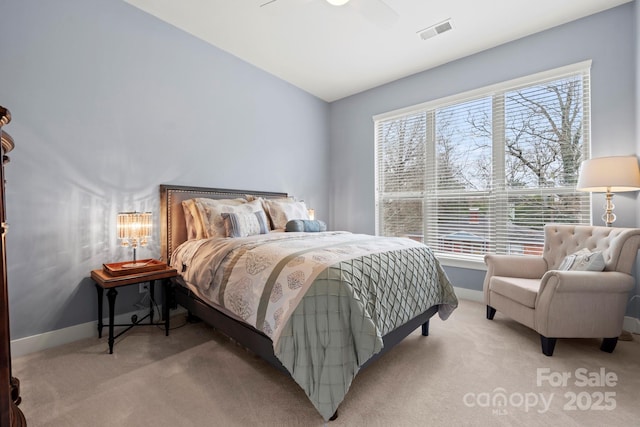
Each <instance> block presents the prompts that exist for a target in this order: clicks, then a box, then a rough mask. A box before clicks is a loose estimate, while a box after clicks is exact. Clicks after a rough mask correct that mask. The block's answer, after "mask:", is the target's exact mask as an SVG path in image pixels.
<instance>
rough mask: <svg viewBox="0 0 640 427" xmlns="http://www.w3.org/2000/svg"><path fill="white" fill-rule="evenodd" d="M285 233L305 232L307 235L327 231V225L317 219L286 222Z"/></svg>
mask: <svg viewBox="0 0 640 427" xmlns="http://www.w3.org/2000/svg"><path fill="white" fill-rule="evenodd" d="M285 231H305V232H307V233H317V232H319V231H327V224H325V223H324V222H323V221H320V220H317V219H313V220H312V219H292V220H291V221H289V222H287V225H286V227H285Z"/></svg>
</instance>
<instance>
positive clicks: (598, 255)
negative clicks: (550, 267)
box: [558, 248, 604, 271]
mask: <svg viewBox="0 0 640 427" xmlns="http://www.w3.org/2000/svg"><path fill="white" fill-rule="evenodd" d="M558 270H572V271H602V270H604V256H602V252H591V251H590V250H589V249H587V248H584V249H580V250H579V251H577V252H574V253H572V254H569V255H567V256H566V257H565V258H564V259H563V260H562V262H561V263H560V265H559V266H558Z"/></svg>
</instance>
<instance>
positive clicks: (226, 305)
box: [160, 185, 457, 421]
mask: <svg viewBox="0 0 640 427" xmlns="http://www.w3.org/2000/svg"><path fill="white" fill-rule="evenodd" d="M160 201H161V257H162V258H163V260H164V261H166V262H168V263H169V264H170V265H172V266H174V267H175V268H176V269H177V270H178V272H179V275H178V277H177V278H176V279H175V280H174V283H173V291H172V294H173V296H174V298H175V302H176V303H177V304H179V305H181V306H183V307H185V308H186V309H187V310H188V312H189V314H190V315H193V316H196V317H198V318H200V319H202V320H203V321H205V322H206V323H208V324H210V325H211V326H213V327H214V328H216V329H217V330H219V331H221V332H222V333H223V334H225V335H227V336H229V337H230V338H232V339H233V340H235V341H236V342H238V343H239V344H240V345H242V346H244V347H246V348H247V349H249V350H250V351H252V352H253V353H255V354H257V355H258V356H260V357H261V358H263V359H264V360H266V361H267V362H269V363H270V364H271V365H273V366H274V367H276V368H277V369H280V370H281V371H283V372H285V373H286V374H288V375H290V376H291V377H292V378H293V379H294V380H295V381H296V382H297V383H298V385H300V387H301V388H302V389H303V390H304V391H305V393H306V394H307V396H308V397H309V400H310V401H311V402H312V404H313V405H314V406H315V407H316V409H317V410H318V412H319V413H320V415H321V416H322V417H323V418H324V420H325V421H326V420H329V419H335V418H336V417H337V408H338V405H339V404H340V402H342V400H343V399H344V397H345V395H346V393H347V391H348V389H349V386H350V385H351V382H352V381H353V379H354V378H355V376H356V374H357V373H358V372H359V371H360V370H361V369H362V368H364V367H366V366H367V365H369V364H370V363H372V362H374V361H375V360H376V359H377V358H379V357H380V356H381V355H382V354H384V353H385V352H387V351H388V350H389V349H391V348H392V347H393V346H394V345H395V344H397V343H398V342H400V341H401V340H402V339H404V338H405V337H406V336H407V335H409V334H410V333H412V332H413V331H414V330H416V329H417V328H420V327H421V328H422V335H424V336H427V335H428V333H429V319H430V318H431V317H432V316H433V315H435V314H436V313H438V314H439V316H440V317H441V318H442V319H447V318H448V317H449V315H450V314H451V312H452V311H453V310H454V309H455V308H456V307H457V299H456V296H455V293H454V291H453V287H452V286H451V284H450V283H449V281H448V279H447V276H446V274H445V273H444V271H443V270H442V268H441V266H440V264H439V263H438V261H437V260H436V259H435V257H434V256H433V253H432V252H431V250H430V249H429V248H428V247H426V246H425V245H422V244H420V243H418V242H415V241H413V240H411V239H407V238H383V237H376V236H368V235H363V234H354V233H348V232H341V231H322V228H318V227H317V225H318V224H319V223H318V222H317V221H316V222H314V221H309V220H308V218H306V211H304V212H303V211H302V210H301V206H302V208H303V207H304V205H303V204H301V203H300V202H296V201H294V200H293V199H291V198H289V197H288V195H287V194H286V193H281V192H264V191H241V190H227V189H216V188H205V187H188V186H176V185H161V186H160ZM227 204H229V205H227ZM231 205H233V206H239V207H238V208H237V209H236V207H230V208H229V206H231ZM220 206H224V207H226V208H228V211H227V212H226V213H222V214H221V213H220V212H221V211H220V210H219V207H220ZM259 207H262V208H264V209H260V208H259ZM281 208H282V209H284V210H280V209H281ZM256 209H257V210H256ZM241 210H244V211H241ZM222 211H225V209H222ZM254 216H255V218H254ZM298 218H300V219H301V220H304V221H293V222H292V223H296V224H297V225H298V226H299V227H298V228H294V229H293V231H284V229H283V226H284V222H286V221H289V220H290V219H298ZM214 219H215V221H214ZM265 221H266V223H265ZM292 223H288V222H287V224H286V227H287V228H288V227H289V226H290V225H291V224H292ZM301 224H302V228H300V225H301ZM265 227H266V229H265ZM274 229H276V230H274ZM303 229H309V230H311V231H314V232H305V231H301V230H303ZM228 236H233V237H228Z"/></svg>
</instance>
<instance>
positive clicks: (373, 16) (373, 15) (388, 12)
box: [347, 0, 400, 27]
mask: <svg viewBox="0 0 640 427" xmlns="http://www.w3.org/2000/svg"><path fill="white" fill-rule="evenodd" d="M347 4H351V5H353V8H354V9H356V10H358V12H360V13H361V14H362V16H364V17H365V18H366V19H367V20H369V21H371V22H372V23H374V24H376V25H378V26H380V27H390V26H392V25H393V24H395V23H396V22H397V21H398V19H400V15H398V12H396V11H395V10H393V8H391V7H390V6H389V5H388V4H387V3H385V2H384V1H383V0H351V1H350V2H349V3H347Z"/></svg>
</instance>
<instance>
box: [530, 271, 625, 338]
mask: <svg viewBox="0 0 640 427" xmlns="http://www.w3.org/2000/svg"><path fill="white" fill-rule="evenodd" d="M634 284H635V280H634V278H633V276H631V275H630V274H626V273H621V272H618V271H603V272H592V271H560V270H549V271H548V272H547V273H545V275H544V276H543V277H542V280H541V281H540V290H539V291H538V295H537V297H536V302H535V320H534V324H535V328H534V329H535V330H536V331H537V332H538V333H540V334H542V335H544V336H547V337H557V338H594V337H598V338H612V337H615V336H618V334H620V331H621V330H622V322H623V320H624V313H625V310H626V306H627V301H628V299H629V291H630V290H631V289H633V286H634Z"/></svg>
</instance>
